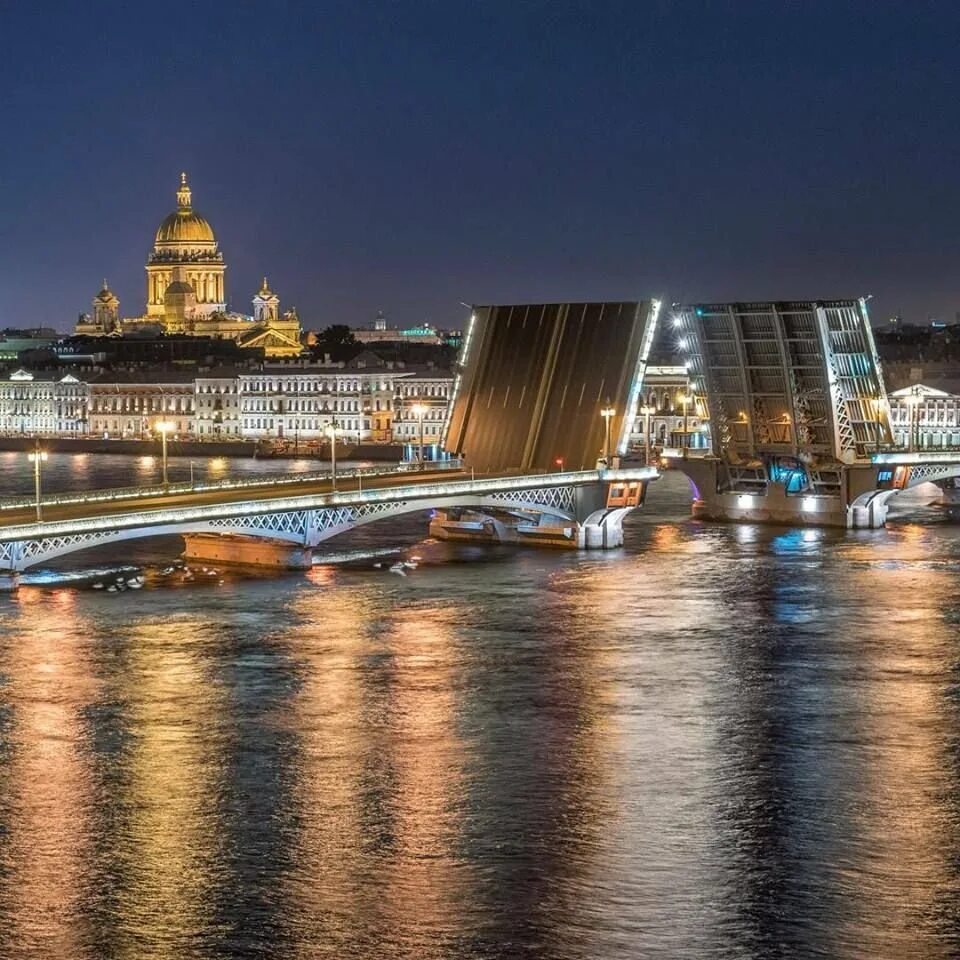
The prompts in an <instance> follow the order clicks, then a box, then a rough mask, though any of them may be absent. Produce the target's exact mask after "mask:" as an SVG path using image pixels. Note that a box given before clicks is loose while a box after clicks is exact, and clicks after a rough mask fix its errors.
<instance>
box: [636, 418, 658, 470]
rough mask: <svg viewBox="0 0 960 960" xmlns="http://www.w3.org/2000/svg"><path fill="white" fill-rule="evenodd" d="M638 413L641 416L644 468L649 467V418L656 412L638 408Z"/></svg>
mask: <svg viewBox="0 0 960 960" xmlns="http://www.w3.org/2000/svg"><path fill="white" fill-rule="evenodd" d="M640 412H641V413H642V414H643V463H644V466H649V465H650V416H651V414H653V413H655V412H656V411H655V409H654V408H653V407H651V406H643V407H641V408H640Z"/></svg>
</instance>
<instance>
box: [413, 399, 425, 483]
mask: <svg viewBox="0 0 960 960" xmlns="http://www.w3.org/2000/svg"><path fill="white" fill-rule="evenodd" d="M410 412H411V413H412V414H413V415H414V416H415V417H416V418H417V420H419V421H420V469H421V470H423V469H425V467H426V464H425V463H424V460H423V415H424V414H425V413H426V412H427V408H426V406H425V405H424V404H422V403H415V404H414V405H413V406H412V407H411V408H410Z"/></svg>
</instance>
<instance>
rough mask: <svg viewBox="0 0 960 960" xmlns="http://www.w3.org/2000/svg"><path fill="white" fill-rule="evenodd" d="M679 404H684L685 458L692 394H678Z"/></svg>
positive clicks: (683, 443)
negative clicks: (688, 408) (688, 412)
mask: <svg viewBox="0 0 960 960" xmlns="http://www.w3.org/2000/svg"><path fill="white" fill-rule="evenodd" d="M677 403H682V404H683V442H682V444H681V446H682V447H683V456H684V457H686V456H687V423H688V420H687V415H688V414H687V407H688V405H689V403H690V394H689V393H678V394H677Z"/></svg>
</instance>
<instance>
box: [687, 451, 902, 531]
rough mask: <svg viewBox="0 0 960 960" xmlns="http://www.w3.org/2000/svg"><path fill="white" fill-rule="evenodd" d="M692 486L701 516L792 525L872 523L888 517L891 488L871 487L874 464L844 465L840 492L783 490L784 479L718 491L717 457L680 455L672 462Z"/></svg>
mask: <svg viewBox="0 0 960 960" xmlns="http://www.w3.org/2000/svg"><path fill="white" fill-rule="evenodd" d="M674 466H675V468H676V469H678V470H680V471H682V472H683V473H684V474H686V476H687V478H688V479H689V480H690V483H691V485H692V487H693V491H694V492H693V505H692V513H693V516H694V517H697V518H699V519H702V520H721V521H730V522H734V523H770V524H777V525H783V526H791V527H846V528H848V529H871V530H872V529H877V528H879V527H883V526H884V525H885V524H886V520H887V501H888V499H889V497H890V495H891V491H881V490H875V489H874V488H875V487H876V469H875V468H873V467H868V466H843V467H842V468H841V476H842V483H841V485H840V486H841V489H840V492H839V493H837V494H834V495H827V494H824V493H817V492H812V491H811V492H800V493H787V491H786V489H785V488H784V486H783V484H781V483H775V482H772V481H771V482H768V483H766V485H765V486H764V487H761V488H760V489H759V490H756V491H749V490H741V491H734V492H728V491H723V492H720V491H719V489H718V488H719V487H720V483H719V481H720V465H719V464H718V462H717V461H716V460H712V459H706V458H705V459H702V460H683V461H677V462H676V463H675V464H674Z"/></svg>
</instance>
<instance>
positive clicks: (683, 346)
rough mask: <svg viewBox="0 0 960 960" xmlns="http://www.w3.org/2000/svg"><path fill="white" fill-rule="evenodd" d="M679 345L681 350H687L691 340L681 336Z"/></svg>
mask: <svg viewBox="0 0 960 960" xmlns="http://www.w3.org/2000/svg"><path fill="white" fill-rule="evenodd" d="M677 346H678V347H679V348H680V349H681V350H686V349H687V347H689V346H690V341H689V340H688V339H687V338H686V337H681V338H680V339H679V340H678V341H677Z"/></svg>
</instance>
